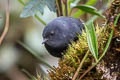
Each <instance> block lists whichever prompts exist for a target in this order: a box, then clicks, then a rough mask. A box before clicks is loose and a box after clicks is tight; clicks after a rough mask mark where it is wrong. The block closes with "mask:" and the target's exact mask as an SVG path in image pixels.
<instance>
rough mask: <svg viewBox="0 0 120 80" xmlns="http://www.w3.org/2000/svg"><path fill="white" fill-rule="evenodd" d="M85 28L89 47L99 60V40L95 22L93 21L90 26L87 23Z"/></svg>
mask: <svg viewBox="0 0 120 80" xmlns="http://www.w3.org/2000/svg"><path fill="white" fill-rule="evenodd" d="M85 29H86V33H87V41H88V46H89V49H90V51H91V53H92V54H93V56H94V57H95V60H96V61H97V60H98V42H97V37H96V33H95V28H94V24H93V23H92V24H91V26H89V27H88V26H86V25H85Z"/></svg>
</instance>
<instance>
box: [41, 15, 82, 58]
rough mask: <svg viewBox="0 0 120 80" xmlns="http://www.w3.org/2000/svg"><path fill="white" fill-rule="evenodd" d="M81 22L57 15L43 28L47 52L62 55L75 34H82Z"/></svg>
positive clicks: (74, 37)
mask: <svg viewBox="0 0 120 80" xmlns="http://www.w3.org/2000/svg"><path fill="white" fill-rule="evenodd" d="M83 28H84V25H83V23H82V22H81V21H80V20H79V19H75V18H71V17H57V18H56V19H54V20H53V21H51V22H50V23H48V25H47V26H46V27H45V28H44V31H43V34H42V36H43V43H44V45H45V47H46V49H47V50H48V52H49V53H50V54H51V55H53V56H55V57H62V54H61V53H62V52H63V51H64V50H66V49H67V47H68V44H70V43H71V41H76V40H77V39H78V38H77V34H78V33H79V34H82V29H83Z"/></svg>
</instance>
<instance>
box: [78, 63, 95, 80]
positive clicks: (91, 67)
mask: <svg viewBox="0 0 120 80" xmlns="http://www.w3.org/2000/svg"><path fill="white" fill-rule="evenodd" d="M96 64H97V63H95V64H93V65H92V66H90V67H89V68H88V69H87V70H86V71H85V72H84V73H83V74H82V75H81V76H80V78H79V80H81V79H82V78H83V77H84V76H85V75H86V74H87V73H88V72H89V71H90V70H91V69H93V68H94V67H95V66H96Z"/></svg>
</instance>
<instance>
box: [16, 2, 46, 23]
mask: <svg viewBox="0 0 120 80" xmlns="http://www.w3.org/2000/svg"><path fill="white" fill-rule="evenodd" d="M18 1H19V2H20V3H21V4H22V5H23V6H25V3H24V2H23V0H18ZM35 18H36V19H37V20H38V21H40V22H41V23H42V24H43V25H46V23H45V21H43V20H42V19H41V18H40V17H39V16H38V15H37V14H35Z"/></svg>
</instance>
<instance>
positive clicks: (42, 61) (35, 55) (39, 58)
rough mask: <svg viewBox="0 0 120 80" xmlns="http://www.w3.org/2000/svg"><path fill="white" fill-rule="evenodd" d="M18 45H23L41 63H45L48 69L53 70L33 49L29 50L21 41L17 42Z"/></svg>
mask: <svg viewBox="0 0 120 80" xmlns="http://www.w3.org/2000/svg"><path fill="white" fill-rule="evenodd" d="M17 43H18V44H19V45H21V46H22V47H23V48H24V49H26V50H27V51H29V52H30V53H31V54H32V55H33V56H34V57H35V58H37V59H38V60H39V61H40V62H41V63H43V64H44V65H46V66H47V67H49V68H51V69H53V68H52V67H51V66H50V65H49V64H48V63H46V62H45V61H44V60H42V59H41V57H39V56H38V55H37V53H36V52H34V51H33V50H32V49H31V48H29V47H28V46H26V45H25V44H24V43H22V42H21V41H17Z"/></svg>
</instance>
